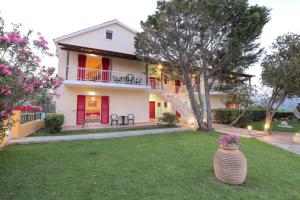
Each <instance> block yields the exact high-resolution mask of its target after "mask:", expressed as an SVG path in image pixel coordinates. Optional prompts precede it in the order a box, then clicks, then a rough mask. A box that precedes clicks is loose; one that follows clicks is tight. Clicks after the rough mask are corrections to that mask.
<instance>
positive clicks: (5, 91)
mask: <svg viewBox="0 0 300 200" xmlns="http://www.w3.org/2000/svg"><path fill="white" fill-rule="evenodd" d="M1 94H4V95H10V94H11V89H9V88H3V89H2V90H1Z"/></svg>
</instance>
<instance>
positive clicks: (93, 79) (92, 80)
mask: <svg viewBox="0 0 300 200" xmlns="http://www.w3.org/2000/svg"><path fill="white" fill-rule="evenodd" d="M146 80H147V76H146V75H145V74H142V73H141V74H139V73H132V72H121V71H112V70H99V69H93V68H80V67H66V80H65V81H64V84H65V85H67V86H68V85H69V86H72V85H77V86H98V87H113V88H114V87H115V88H129V89H130V88H131V89H149V88H150V86H149V85H148V83H147V81H146Z"/></svg>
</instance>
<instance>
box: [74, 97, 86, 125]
mask: <svg viewBox="0 0 300 200" xmlns="http://www.w3.org/2000/svg"><path fill="white" fill-rule="evenodd" d="M84 120H85V96H84V95H78V96H77V119H76V123H77V124H78V125H81V124H82V123H83V122H84Z"/></svg>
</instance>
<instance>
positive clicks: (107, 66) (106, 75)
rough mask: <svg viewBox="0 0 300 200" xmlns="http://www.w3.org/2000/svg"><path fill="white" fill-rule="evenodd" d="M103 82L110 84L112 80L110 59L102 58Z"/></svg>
mask: <svg viewBox="0 0 300 200" xmlns="http://www.w3.org/2000/svg"><path fill="white" fill-rule="evenodd" d="M102 70H103V71H102V79H101V80H102V82H109V80H110V71H109V70H110V59H109V58H102Z"/></svg>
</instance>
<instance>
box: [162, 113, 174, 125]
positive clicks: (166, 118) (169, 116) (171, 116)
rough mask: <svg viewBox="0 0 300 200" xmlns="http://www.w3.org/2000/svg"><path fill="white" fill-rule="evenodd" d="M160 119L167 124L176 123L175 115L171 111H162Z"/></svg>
mask: <svg viewBox="0 0 300 200" xmlns="http://www.w3.org/2000/svg"><path fill="white" fill-rule="evenodd" d="M162 121H163V122H166V123H167V124H168V125H169V126H175V125H176V116H175V115H174V114H172V113H169V112H165V113H163V117H162Z"/></svg>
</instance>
